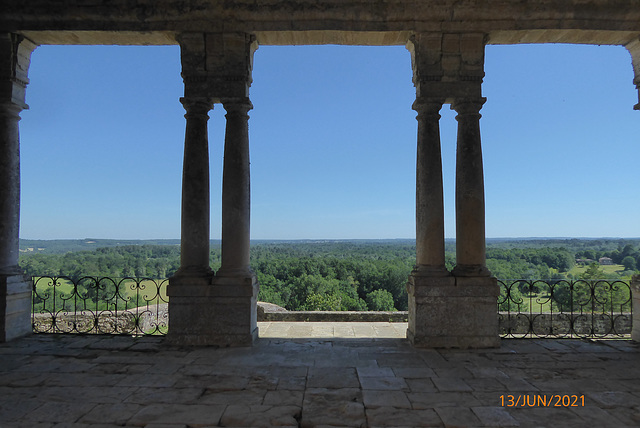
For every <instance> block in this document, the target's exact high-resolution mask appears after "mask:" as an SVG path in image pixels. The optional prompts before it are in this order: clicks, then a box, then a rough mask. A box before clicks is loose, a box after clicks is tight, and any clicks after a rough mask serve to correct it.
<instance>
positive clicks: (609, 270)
mask: <svg viewBox="0 0 640 428" xmlns="http://www.w3.org/2000/svg"><path fill="white" fill-rule="evenodd" d="M588 267H589V266H577V265H576V266H574V267H573V269H571V270H570V271H569V273H570V274H572V275H574V276H578V275H581V274H583V273H584V272H585V271H586V270H587V268H588ZM600 270H601V271H603V272H604V273H606V274H621V273H623V272H624V266H622V265H601V266H600Z"/></svg>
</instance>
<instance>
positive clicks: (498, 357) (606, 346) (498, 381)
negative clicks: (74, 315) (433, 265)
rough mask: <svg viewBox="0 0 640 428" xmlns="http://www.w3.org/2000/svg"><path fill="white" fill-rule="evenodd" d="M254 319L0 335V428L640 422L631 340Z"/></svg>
mask: <svg viewBox="0 0 640 428" xmlns="http://www.w3.org/2000/svg"><path fill="white" fill-rule="evenodd" d="M260 327H261V329H262V337H261V339H259V341H258V343H257V344H256V345H255V346H254V347H251V348H226V349H216V348H177V347H170V346H167V345H166V344H164V343H163V339H162V338H153V337H151V338H131V337H105V336H71V335H55V336H52V335H34V336H31V337H28V338H24V339H20V340H17V341H14V342H11V343H9V344H0V427H2V428H12V427H29V428H38V427H54V426H55V427H60V428H61V427H78V428H79V427H94V428H98V427H103V428H106V427H116V426H131V427H148V428H160V427H164V428H175V427H209V426H228V427H231V426H234V427H237V426H243V427H268V426H279V427H281V426H285V427H286V426H290V427H298V426H302V427H330V426H331V427H421V426H445V427H480V426H501V427H509V426H521V427H534V426H541V427H585V426H593V427H596V426H597V427H625V426H626V427H637V426H640V345H638V344H635V343H633V342H630V341H627V340H598V341H585V340H577V339H574V340H553V339H547V340H533V339H521V340H515V339H513V340H503V342H502V347H501V348H499V349H490V350H474V351H460V350H457V351H456V350H431V349H414V348H413V347H411V346H410V345H409V344H408V343H407V341H406V340H404V339H401V338H396V337H398V336H401V335H402V334H403V328H405V327H406V324H404V325H403V324H393V325H391V324H387V323H379V324H378V323H372V324H365V323H358V324H357V325H353V324H352V325H343V324H340V323H326V324H325V323H317V324H315V323H271V324H269V323H263V324H261V325H260ZM370 333H372V334H370ZM367 335H368V337H363V336H367ZM301 336H304V337H301ZM572 405H573V406H572Z"/></svg>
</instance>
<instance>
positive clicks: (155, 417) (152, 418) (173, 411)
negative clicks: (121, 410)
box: [128, 404, 226, 427]
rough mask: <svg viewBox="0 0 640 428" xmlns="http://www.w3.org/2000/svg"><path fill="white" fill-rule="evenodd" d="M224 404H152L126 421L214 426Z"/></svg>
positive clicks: (144, 423)
mask: <svg viewBox="0 0 640 428" xmlns="http://www.w3.org/2000/svg"><path fill="white" fill-rule="evenodd" d="M225 408H226V406H219V405H207V406H203V405H195V404H192V405H189V404H153V405H150V406H146V407H143V408H142V410H140V411H139V412H138V413H136V414H135V415H134V416H133V417H132V418H131V419H130V420H129V422H128V424H129V425H133V426H146V425H147V424H149V423H168V424H175V423H185V424H187V425H189V426H194V427H205V426H216V425H218V423H219V422H220V417H221V416H222V413H223V412H224V410H225Z"/></svg>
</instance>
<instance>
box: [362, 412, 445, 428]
mask: <svg viewBox="0 0 640 428" xmlns="http://www.w3.org/2000/svg"><path fill="white" fill-rule="evenodd" d="M367 421H368V423H369V425H370V426H372V427H399V426H400V427H440V426H442V425H443V424H442V421H441V420H440V417H439V416H438V414H437V413H436V412H435V411H434V410H433V409H424V410H402V409H397V408H395V407H378V408H375V409H367Z"/></svg>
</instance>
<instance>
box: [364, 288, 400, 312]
mask: <svg viewBox="0 0 640 428" xmlns="http://www.w3.org/2000/svg"><path fill="white" fill-rule="evenodd" d="M366 301H367V307H368V308H369V310H370V311H395V310H396V308H395V307H394V306H393V295H391V293H389V292H388V291H387V290H373V291H372V292H371V293H369V294H367V299H366Z"/></svg>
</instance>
